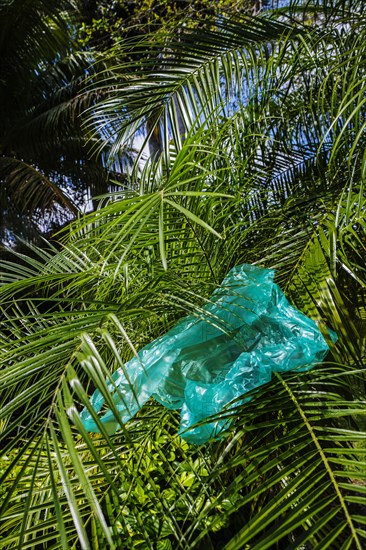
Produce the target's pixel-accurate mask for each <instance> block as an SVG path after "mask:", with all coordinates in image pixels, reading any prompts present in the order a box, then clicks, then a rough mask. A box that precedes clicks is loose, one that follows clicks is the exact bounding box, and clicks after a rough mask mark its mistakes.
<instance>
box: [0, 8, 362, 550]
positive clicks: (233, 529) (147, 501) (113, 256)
mask: <svg viewBox="0 0 366 550" xmlns="http://www.w3.org/2000/svg"><path fill="white" fill-rule="evenodd" d="M40 4H42V7H44V6H46V5H47V6H48V3H47V2H42V3H40ZM15 5H16V2H6V3H3V4H2V8H3V10H4V9H5V7H6V9H8V8H9V10H10V7H11V8H14V10H15ZM65 9H66V7H65ZM4 13H5V12H4ZM12 13H15V11H14V12H12ZM39 13H41V14H42V15H41V21H42V24H43V25H45V24H47V25H48V26H49V29H52V30H55V32H56V34H58V33H59V32H61V31H59V30H58V27H57V25H56V21H58V19H57V18H56V19H52V18H51V19H49V18H48V16H47V14H46V13H45V12H43V11H40V12H39ZM52 13H53V12H52ZM56 13H59V12H58V10H56ZM63 13H64V12H63ZM65 13H67V14H68V17H71V15H72V14H73V12H72V11H70V9H69V8H67V11H66V12H65ZM4 17H5V16H4ZM54 17H56V15H55V16H54ZM62 17H64V15H62ZM109 24H110V23H108V25H109ZM60 25H61V23H60ZM91 25H93V24H91ZM70 28H73V27H72V26H71V27H70ZM85 28H86V27H85ZM168 31H170V29H162V31H161V32H159V33H152V34H149V33H146V32H145V28H144V32H143V33H141V36H135V35H134V36H130V37H129V39H128V40H121V41H115V40H113V45H112V48H111V49H110V50H108V49H105V48H104V46H105V45H103V48H104V49H105V51H104V53H103V55H102V52H100V55H99V54H98V55H97V53H96V50H94V51H93V56H94V59H95V60H96V64H95V65H93V67H89V66H88V68H87V69H86V68H85V67H86V66H85V65H83V64H82V63H81V62H80V64H79V63H78V64H77V74H82V73H83V72H84V75H83V76H84V77H85V76H86V79H85V78H83V79H82V84H80V85H77V86H76V88H72V87H71V88H72V93H71V92H70V94H69V95H68V96H67V97H68V100H67V101H66V103H65V106H66V107H65V113H67V117H66V118H65V119H63V118H62V116H61V114H60V113H61V112H63V111H62V110H61V111H60V110H59V104H58V103H57V108H56V112H57V116H56V118H55V119H52V117H51V120H53V121H54V122H55V124H56V126H54V128H59V126H57V124H58V123H60V124H61V121H63V124H65V127H66V128H67V129H68V128H69V126H68V122H67V120H69V119H68V116H69V114H70V113H72V112H73V111H72V109H71V111H70V110H69V107H70V106H75V105H76V106H77V110H76V111H75V112H77V113H79V112H80V113H82V117H83V118H82V120H83V124H81V125H79V122H78V121H79V118H76V119H75V121H76V123H75V124H76V126H77V130H78V131H79V130H80V132H81V135H82V136H83V137H82V140H84V139H85V140H87V147H88V149H87V150H88V151H89V152H88V154H89V155H91V154H92V153H93V154H95V155H96V157H95V158H98V159H101V160H100V170H101V172H100V173H101V174H102V176H101V178H102V179H101V181H102V183H103V185H105V186H106V187H105V192H104V195H103V196H102V197H100V198H99V203H98V207H97V208H96V209H95V210H94V211H92V212H89V213H87V214H86V215H83V216H79V217H77V218H76V219H75V220H74V221H73V222H72V223H71V224H70V225H68V226H67V227H66V228H65V229H64V231H63V232H62V234H60V235H59V236H58V242H57V246H56V247H54V246H53V245H51V244H46V243H45V244H44V245H43V246H42V247H37V246H34V245H29V252H28V253H24V252H23V253H22V254H20V253H19V252H14V253H13V256H12V259H10V260H8V261H3V262H2V264H1V267H2V270H1V279H0V282H1V285H0V304H1V305H0V308H1V309H0V310H1V318H0V348H1V357H0V389H1V391H0V425H1V436H0V438H1V447H0V448H1V449H2V458H1V463H0V464H1V466H0V476H1V477H0V495H1V508H0V517H1V524H0V547H1V548H4V549H5V548H35V547H36V548H47V549H48V548H62V549H67V548H82V549H89V548H93V549H94V548H103V549H104V548H118V549H126V548H130V549H134V548H139V549H150V550H170V549H173V548H174V549H176V548H177V549H178V548H180V549H191V548H192V549H193V548H199V549H202V550H206V549H209V548H212V549H215V550H216V549H225V550H235V549H242V548H243V549H244V548H252V549H257V550H264V549H266V548H268V549H272V548H281V549H292V548H306V549H313V548H319V549H320V548H321V549H322V550H323V549H337V550H339V549H353V548H356V549H359V550H362V548H363V547H364V546H365V537H366V530H365V524H366V518H365V504H366V498H365V495H366V488H365V478H366V456H365V455H366V446H365V436H366V422H365V410H366V394H365V383H366V372H365V366H364V342H365V335H366V325H365V320H366V303H365V288H366V275H365V253H364V252H365V243H366V234H365V230H366V224H365V200H366V199H365V192H364V180H365V174H366V154H365V145H366V143H365V131H364V130H365V126H366V122H365V105H366V102H365V85H366V40H365V38H366V37H365V33H366V30H365V17H364V9H363V3H362V2H361V1H350V2H348V1H346V0H344V1H342V2H338V1H336V0H334V1H328V0H326V1H323V2H317V3H316V4H309V3H306V4H304V5H303V4H301V3H295V4H291V5H290V6H287V7H285V8H284V7H281V8H278V9H275V10H272V11H262V12H260V13H258V14H256V15H254V16H252V15H248V14H245V13H244V12H240V14H239V16H238V17H234V18H226V17H220V18H214V19H213V20H207V21H202V20H201V21H200V24H199V25H198V26H196V27H195V26H191V27H190V26H187V25H186V26H183V27H179V30H176V29H174V30H173V31H171V32H168ZM32 36H33V35H32ZM35 36H37V35H35ZM40 36H43V34H42V33H40ZM90 40H94V37H93V33H91V38H90ZM103 40H104V39H103ZM96 43H97V38H96V37H95V44H96ZM95 44H94V45H95ZM43 47H44V46H42V48H43ZM65 47H66V46H65ZM67 47H68V46H67ZM85 47H86V45H85ZM12 51H20V50H16V49H14V50H12ZM27 51H28V48H26V52H27ZM29 51H31V50H29ZM52 51H53V50H52ZM68 51H69V54H68V55H69V56H70V59H73V58H74V57H75V56H76V53H75V52H74V51H73V50H68ZM84 54H86V58H87V59H90V58H88V56H89V55H91V54H90V52H89V51H87V50H85V51H84V52H82V53H81V54H80V56H79V57H78V56H76V58H77V59H80V60H83V59H84V57H85V56H84ZM32 55H33V54H32ZM65 55H66V50H65ZM78 55H79V54H78ZM45 59H46V60H47V59H49V58H47V56H46V57H45ZM62 59H64V58H63V56H60V58H58V57H56V59H55V60H54V62H53V63H50V65H48V64H47V63H46V61H45V66H47V67H48V68H49V69H50V70H51V67H54V68H58V67H59V66H60V63H62V61H61V60H62ZM38 65H39V66H40V68H39V72H40V74H41V73H42V71H41V68H43V65H42V64H41V62H40V61H37V64H36V66H37V67H38ZM11 66H12V65H10V68H11ZM10 68H9V71H10ZM55 70H56V69H55ZM75 70H76V69H75ZM86 70H87V74H86V75H85V71H86ZM32 71H33V72H32ZM34 71H35V69H34V66H33V69H32V70H31V71H30V72H31V74H32V75H34V78H35V76H36V72H37V71H38V69H37V70H36V72H34ZM78 71H81V72H78ZM42 74H43V73H42ZM65 74H66V70H65ZM67 74H69V73H67ZM42 82H43V81H42ZM67 82H69V79H67ZM2 85H3V84H2ZM8 85H9V84H7V86H8ZM68 86H69V84H67V86H66V88H67V89H68V90H69V88H68ZM50 89H53V90H56V92H55V94H54V95H53V94H51V97H52V101H53V100H54V101H56V99H57V97H58V93H59V88H58V85H54V86H53V88H52V86H51V87H50V88H48V90H50ZM4 93H5V92H4ZM20 99H21V98H20ZM20 99H19V101H20ZM49 100H51V99H50V98H49V97H48V98H47V99H46V100H45V105H48V103H47V101H49ZM9 112H10V111H9ZM27 112H28V111H27ZM30 112H33V111H32V110H31V111H30ZM47 112H48V111H47ZM22 116H23V115H22ZM46 118H48V115H47V117H46ZM22 120H23V119H22ZM33 120H34V119H33V118H32V122H33ZM71 120H73V119H72V117H71ZM48 121H49V118H48ZM61 127H62V125H61ZM74 128H75V127H74V126H70V134H67V133H66V135H65V143H66V144H67V143H68V140H69V139H71V138H70V135H71V134H72V135H73V132H74ZM44 131H45V130H44V129H42V131H40V132H39V136H43V135H46V136H47V134H44V133H43V132H44ZM5 133H6V132H5ZM51 134H52V132H51ZM36 135H37V134H36ZM61 135H63V134H62V132H61ZM153 136H154V138H153ZM51 137H52V136H51ZM66 138H67V139H66ZM156 138H158V139H157V142H158V146H157V147H155V148H154V147H151V148H150V149H149V145H151V142H152V141H153V139H156ZM75 139H76V138H75ZM54 140H55V143H54V148H55V152H56V153H57V154H56V153H55V154H56V157H57V158H59V159H60V158H61V157H60V156H57V155H60V154H61V151H62V150H63V149H62V148H63V147H64V146H65V147H66V144H64V142H63V141H62V140H61V138H60V141H59V138H58V137H57V134H54ZM46 141H47V146H49V147H50V149H52V143H53V141H52V139H51V138H50V141H48V139H47V140H46ZM71 141H72V142H73V138H72V139H71ZM9 143H10V141H9ZM12 143H13V141H12ZM14 143H17V142H16V140H14ZM34 143H36V141H35V140H34ZM84 143H85V142H84V141H82V144H83V146H84ZM32 144H33V142H32ZM13 149H14V150H16V149H15V147H13ZM47 150H48V149H47V148H46V149H45V150H44V151H47ZM83 150H84V151H85V149H83ZM16 151H18V150H16ZM19 151H20V148H19ZM40 151H41V152H42V151H43V149H42V148H40ZM65 151H68V149H67V148H66V149H65ZM126 151H132V153H133V154H132V157H131V159H132V160H131V164H130V165H129V169H128V170H126V171H125V178H124V179H123V181H121V180H118V175H119V173H121V172H122V169H121V167H122V166H124V162H125V161H124V159H125V158H126ZM149 153H151V154H149ZM22 154H23V153H22ZM45 155H46V153H45ZM50 155H51V153H50ZM65 155H66V152H65ZM18 156H21V155H19V154H18ZM3 157H4V158H5V153H4V155H3ZM8 157H10V158H12V159H13V158H18V157H16V156H15V154H14V155H8ZM24 158H26V157H25V153H24ZM29 158H31V159H33V156H32V155H30V157H29ZM34 158H35V157H34ZM39 158H41V157H39ZM50 158H52V156H50ZM80 158H82V159H83V160H82V161H80V163H81V164H82V165H83V162H85V165H86V166H87V167H88V164H89V160H88V158H89V157H87V156H85V157H80ZM93 158H94V157H93ZM21 160H22V162H23V157H22V156H21ZM40 162H41V161H39V163H40ZM95 162H97V161H95ZM29 165H31V164H30V163H29ZM32 166H33V165H32ZM39 166H41V164H39ZM60 172H61V168H60ZM61 173H62V172H61ZM111 173H112V175H111ZM103 174H105V176H106V177H108V180H107V179H103V178H104V176H103ZM26 181H29V179H28V180H26ZM85 181H87V180H85ZM111 184H113V185H114V186H115V188H114V190H111V189H110V188H109V190H108V185H109V186H110V185H111ZM35 196H36V197H38V194H35ZM95 202H97V200H96V199H95ZM242 262H246V263H254V264H256V265H263V266H265V267H271V268H274V269H276V280H277V282H278V284H279V285H280V286H281V288H282V289H283V291H284V292H285V293H286V295H287V297H288V298H289V299H290V300H291V301H292V302H293V303H294V304H295V305H296V306H297V307H298V308H299V309H301V311H303V312H304V313H305V314H306V315H308V316H309V317H311V318H313V319H314V320H315V321H316V322H317V323H318V326H319V328H320V330H322V331H324V334H326V329H325V327H330V328H332V329H334V330H335V331H336V333H337V335H338V341H337V343H336V344H333V343H332V342H329V345H330V347H331V353H330V354H329V356H328V357H327V359H326V361H325V362H324V363H322V364H320V365H317V366H316V367H315V368H314V369H312V370H311V371H309V372H308V373H297V372H293V373H291V374H287V375H279V374H278V375H276V376H275V377H274V379H273V380H272V381H271V382H270V383H268V384H267V385H266V386H264V387H262V388H260V389H259V390H258V391H256V392H253V394H252V395H251V397H252V400H251V401H250V403H244V404H243V403H236V404H235V403H234V404H232V407H231V408H230V409H228V410H227V411H225V415H227V418H230V419H231V420H232V422H231V425H230V428H229V429H228V430H227V431H226V432H225V433H224V434H222V437H221V438H220V439H218V440H214V441H210V442H208V443H207V444H206V445H203V446H195V445H188V444H187V443H186V442H184V441H183V440H182V439H181V438H180V437H179V436H178V435H177V429H178V420H179V418H178V416H179V415H178V414H177V411H167V410H166V409H165V408H163V407H161V406H160V405H159V404H157V403H156V402H154V401H149V402H148V403H147V404H146V405H145V406H144V407H143V409H142V410H141V411H140V412H139V413H138V415H137V416H136V417H135V418H134V419H133V420H131V421H130V422H129V423H128V424H126V425H124V424H121V427H120V429H119V430H118V431H117V432H116V434H115V435H113V436H111V435H109V434H108V433H107V432H106V430H105V428H104V427H103V425H102V424H101V423H100V432H101V433H100V434H96V435H95V434H90V433H88V432H86V431H85V429H84V427H83V425H82V423H81V420H80V416H79V413H80V411H81V410H82V408H83V407H84V406H87V407H89V409H90V405H89V397H90V395H91V394H92V392H93V391H94V390H95V389H98V390H99V391H100V392H101V393H102V395H103V396H104V397H105V400H106V402H107V405H108V406H109V407H111V408H112V410H113V407H114V403H113V400H112V399H111V397H110V394H109V391H108V387H107V382H108V380H110V377H111V374H112V373H113V372H114V371H115V370H116V369H117V368H119V367H121V366H123V364H124V362H126V361H127V360H129V359H131V358H132V357H133V355H134V354H135V353H136V351H138V350H139V349H141V348H142V347H143V346H144V345H146V344H147V343H149V342H151V341H152V340H153V339H155V338H157V337H159V336H160V335H161V334H163V333H165V332H166V331H167V330H168V329H169V328H171V327H172V326H173V325H174V324H175V323H176V322H177V320H178V319H180V318H181V317H182V316H183V315H185V314H187V313H191V314H193V315H196V316H197V317H198V318H200V317H201V315H202V311H201V306H202V304H204V303H205V302H206V301H207V300H208V299H209V296H210V295H211V294H212V291H213V290H214V289H215V288H217V286H218V285H219V284H220V282H221V281H222V279H223V278H224V276H225V275H226V274H227V273H228V271H229V270H230V268H231V267H233V266H234V265H237V264H239V263H242ZM133 389H134V388H131V391H133ZM90 410H91V409H90ZM94 418H95V421H96V422H98V421H99V420H98V416H97V415H96V414H94ZM117 419H118V415H117Z"/></svg>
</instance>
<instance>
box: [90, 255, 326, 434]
mask: <svg viewBox="0 0 366 550" xmlns="http://www.w3.org/2000/svg"><path fill="white" fill-rule="evenodd" d="M329 332H330V334H331V337H332V339H333V340H335V339H336V335H335V334H334V333H332V331H329ZM328 349H329V348H328V345H327V343H326V341H325V339H324V337H323V336H322V334H321V332H320V331H319V329H318V327H317V325H316V323H315V322H314V321H313V320H311V319H309V318H308V317H306V316H305V315H303V314H302V313H301V312H300V311H298V310H297V309H296V308H294V307H293V306H291V305H290V304H289V302H288V301H287V299H286V297H285V296H284V294H283V292H282V291H281V289H280V288H279V287H278V285H276V284H275V283H274V271H273V270H270V269H264V268H261V267H257V266H252V265H247V264H243V265H239V266H236V267H234V268H233V269H232V270H231V271H230V272H229V274H228V275H227V276H226V277H225V279H224V281H223V282H222V284H221V285H220V286H219V287H218V288H217V289H216V290H215V291H214V293H213V294H212V296H211V298H210V299H209V300H208V301H207V303H205V305H203V306H202V308H200V310H199V311H198V312H197V313H196V314H192V315H189V316H187V317H184V318H182V319H181V320H180V321H179V322H178V323H177V324H176V325H175V326H174V327H173V328H172V329H171V330H170V331H169V332H167V333H166V334H164V335H163V336H161V337H160V338H157V339H156V340H154V341H153V342H151V343H150V344H148V345H147V346H145V347H144V348H143V349H141V350H140V351H139V352H138V354H137V356H135V357H133V359H131V360H130V361H128V362H127V363H125V365H124V367H123V368H119V369H118V370H117V371H116V372H115V373H114V374H113V375H112V380H113V382H111V381H109V382H108V388H109V391H110V392H111V395H112V398H113V401H114V403H115V404H116V408H117V410H118V413H119V419H116V418H115V416H114V414H113V412H112V411H111V410H110V409H108V410H107V411H106V412H104V411H103V412H102V416H101V417H100V420H101V422H102V423H103V424H104V425H105V428H106V430H107V432H108V433H114V432H115V431H116V430H117V429H118V427H120V426H121V423H123V424H124V423H126V422H127V421H128V420H130V419H131V418H132V417H133V416H134V415H135V414H136V413H137V411H138V410H139V409H141V407H142V406H143V405H144V403H146V401H147V400H148V399H149V398H150V397H154V398H155V399H156V400H157V401H158V402H159V403H161V404H162V405H164V407H167V408H168V409H181V424H180V432H179V433H180V434H181V436H182V437H183V438H184V439H186V440H187V441H188V442H189V443H195V444H202V443H204V442H206V441H207V440H209V439H211V438H214V437H217V436H218V435H219V433H220V432H221V431H222V430H223V429H224V428H226V427H227V426H228V420H227V416H228V415H227V412H226V414H225V413H223V414H222V418H219V417H218V418H217V417H216V418H215V419H214V420H212V421H208V422H202V421H205V420H206V419H207V418H208V417H210V416H211V415H215V414H216V415H217V414H218V413H221V412H222V411H223V409H224V408H225V407H226V406H227V405H228V404H229V403H230V402H231V401H233V400H237V401H236V403H235V405H238V403H243V402H244V401H245V400H249V399H248V398H245V394H246V393H247V392H249V391H250V390H253V389H254V388H258V387H259V386H262V385H263V384H266V383H267V382H269V381H270V380H271V376H272V372H279V373H281V372H287V371H290V370H297V371H307V370H309V369H310V368H311V367H313V366H314V365H315V364H316V363H319V362H321V361H322V360H323V359H324V357H325V355H326V353H327V352H328ZM243 396H244V397H243ZM239 398H241V399H239ZM90 403H91V405H92V407H93V409H94V410H95V411H96V412H97V413H100V411H101V410H102V407H103V405H104V398H103V396H102V394H101V393H100V392H99V391H98V390H97V391H95V392H94V394H93V395H92V397H91V400H90ZM81 419H82V422H83V425H84V427H85V428H86V430H87V431H91V432H99V431H100V430H99V428H98V426H97V424H96V423H95V421H94V420H93V417H92V415H91V414H90V412H89V411H88V410H87V409H86V408H85V409H84V410H83V411H82V413H81ZM197 423H200V424H199V425H196V424H197Z"/></svg>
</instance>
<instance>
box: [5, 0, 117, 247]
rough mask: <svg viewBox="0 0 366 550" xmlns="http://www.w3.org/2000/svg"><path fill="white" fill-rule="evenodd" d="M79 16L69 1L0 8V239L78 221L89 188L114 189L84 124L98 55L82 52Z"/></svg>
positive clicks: (14, 0)
mask: <svg viewBox="0 0 366 550" xmlns="http://www.w3.org/2000/svg"><path fill="white" fill-rule="evenodd" d="M78 17H79V15H78V12H77V5H76V4H74V2H72V1H69V0H63V1H62V2H59V3H58V4H57V6H56V5H55V4H54V3H53V2H46V1H43V0H39V1H38V0H37V1H35V2H32V3H29V2H19V1H17V0H12V1H9V2H3V3H2V4H1V6H0V25H1V40H0V48H1V50H0V51H1V59H2V62H1V63H2V71H1V82H0V104H1V126H0V208H1V211H2V219H1V224H0V225H1V229H0V238H1V241H5V242H7V241H8V242H12V240H13V239H14V235H15V234H17V236H18V237H19V236H20V237H23V238H28V239H29V238H31V239H32V238H33V240H34V239H36V240H37V235H39V233H50V232H51V231H52V230H55V229H57V228H59V227H60V226H62V225H64V224H65V223H66V222H68V221H69V220H70V219H74V218H75V217H76V216H77V215H78V213H79V211H80V210H81V209H83V207H84V206H85V203H87V201H88V197H87V196H86V195H87V194H88V193H89V194H90V193H92V194H93V195H97V194H98V193H102V192H106V191H107V190H108V184H107V181H108V178H107V170H106V167H105V165H104V163H103V159H102V158H99V159H95V158H92V157H91V155H90V143H89V144H88V135H87V132H86V131H85V129H84V128H83V127H82V121H81V113H82V112H83V110H84V109H85V108H86V107H88V106H90V105H91V104H92V103H93V101H94V96H93V95H92V94H88V93H86V91H85V79H86V76H89V78H90V77H91V75H92V73H93V70H95V69H96V67H97V65H96V59H97V56H98V54H97V52H93V53H92V52H90V51H89V52H88V51H78V50H77V47H76V46H77V45H76V44H75V40H74V36H73V35H74V34H75V25H76V24H77V21H78ZM92 67H94V68H92ZM115 178H117V179H118V176H117V175H115ZM38 241H39V238H38Z"/></svg>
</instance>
